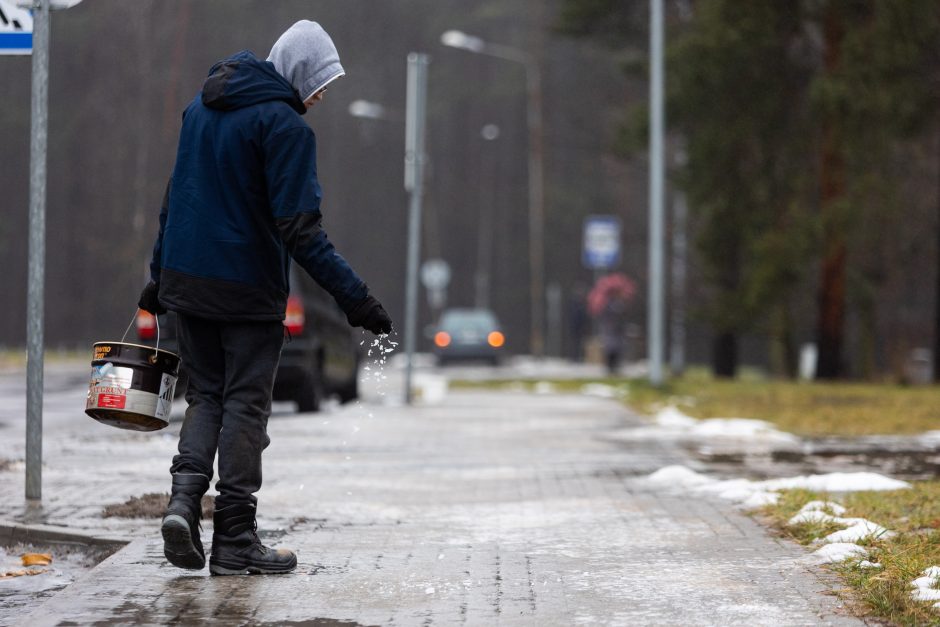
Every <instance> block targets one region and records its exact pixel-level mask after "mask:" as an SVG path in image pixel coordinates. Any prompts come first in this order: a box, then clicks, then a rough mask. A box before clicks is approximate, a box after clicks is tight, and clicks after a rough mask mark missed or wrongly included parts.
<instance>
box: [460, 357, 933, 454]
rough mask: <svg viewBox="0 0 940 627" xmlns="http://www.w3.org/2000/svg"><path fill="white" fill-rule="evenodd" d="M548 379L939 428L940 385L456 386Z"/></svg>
mask: <svg viewBox="0 0 940 627" xmlns="http://www.w3.org/2000/svg"><path fill="white" fill-rule="evenodd" d="M539 383H541V384H542V385H543V386H544V384H545V383H549V384H550V385H551V386H552V389H554V390H557V391H559V392H579V391H581V389H582V388H583V387H584V386H585V385H587V384H603V385H607V386H611V387H612V388H613V389H614V391H615V392H616V393H617V395H618V396H619V397H620V398H623V399H624V400H625V401H626V402H627V404H628V405H630V406H631V407H633V408H634V409H635V410H637V411H639V412H641V413H654V412H655V411H656V410H658V409H660V408H662V407H664V406H666V405H674V406H676V407H677V408H679V409H680V410H681V411H682V412H684V413H686V414H688V415H690V416H693V417H695V418H735V417H736V418H757V419H760V420H766V421H768V422H771V423H773V424H774V425H776V426H777V427H778V428H779V429H782V430H784V431H789V432H790V433H795V434H797V435H801V436H808V437H813V436H828V435H836V436H861V435H880V434H893V435H905V434H908V435H913V434H918V433H923V432H925V431H931V430H934V429H940V386H925V387H908V386H901V385H894V384H887V383H886V384H881V383H841V382H839V383H816V382H813V383H809V382H804V383H801V382H793V381H775V380H767V379H762V378H760V377H757V376H753V375H752V376H745V377H741V378H739V379H736V380H724V379H715V378H713V377H711V376H710V375H708V374H707V373H706V372H705V371H703V370H697V371H690V372H689V373H688V374H686V375H685V376H682V377H678V378H675V379H672V380H670V381H668V382H667V383H666V384H665V385H663V386H662V387H659V388H657V387H653V386H651V385H650V384H649V383H648V382H646V381H645V380H640V379H622V378H606V379H572V380H548V381H543V382H538V383H537V382H535V381H525V380H518V381H484V382H469V381H459V382H454V384H453V385H454V387H464V388H467V387H487V388H510V389H533V388H534V387H535V386H536V385H538V384H539Z"/></svg>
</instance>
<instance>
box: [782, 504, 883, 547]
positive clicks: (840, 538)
mask: <svg viewBox="0 0 940 627" xmlns="http://www.w3.org/2000/svg"><path fill="white" fill-rule="evenodd" d="M825 509H829V510H832V511H836V512H838V513H840V514H844V513H845V508H844V507H842V506H841V505H839V504H838V503H832V502H829V501H810V502H809V503H807V504H806V505H804V506H803V507H801V508H800V511H799V512H798V513H797V514H796V515H794V516H793V517H792V518H790V520H788V521H787V524H788V525H800V524H805V523H834V524H837V525H842V526H844V527H846V529H842V530H840V531H834V532H832V533H830V534H829V535H827V536H826V537H824V538H820V539H818V540H817V542H819V543H839V542H858V541H859V540H863V539H865V538H889V537H891V536H893V535H894V532H892V531H888V530H887V529H885V528H884V527H882V526H881V525H879V524H876V523H873V522H872V521H870V520H866V519H864V518H842V517H839V516H833V515H832V514H830V513H828V512H826V511H824V510H825Z"/></svg>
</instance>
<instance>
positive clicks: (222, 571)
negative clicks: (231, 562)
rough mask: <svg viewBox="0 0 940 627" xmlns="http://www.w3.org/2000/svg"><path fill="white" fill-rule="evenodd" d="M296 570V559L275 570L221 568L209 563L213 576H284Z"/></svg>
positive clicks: (258, 567)
mask: <svg viewBox="0 0 940 627" xmlns="http://www.w3.org/2000/svg"><path fill="white" fill-rule="evenodd" d="M295 568H297V558H296V557H295V558H294V560H293V561H292V562H291V564H290V565H288V566H279V567H275V568H270V567H260V566H251V565H247V566H240V567H235V568H232V567H229V566H223V565H221V564H217V563H216V564H214V563H212V562H211V561H210V562H209V572H210V573H211V574H213V575H220V576H225V575H286V574H287V573H290V572H293V570H294V569H295Z"/></svg>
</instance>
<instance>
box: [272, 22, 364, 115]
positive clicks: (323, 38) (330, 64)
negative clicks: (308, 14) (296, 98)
mask: <svg viewBox="0 0 940 627" xmlns="http://www.w3.org/2000/svg"><path fill="white" fill-rule="evenodd" d="M268 61H270V62H271V63H273V64H274V68H275V69H276V70H277V71H278V72H279V73H280V74H281V76H283V77H284V78H286V79H287V80H288V82H290V84H291V85H292V86H293V87H294V89H296V90H297V92H298V93H299V94H300V99H301V101H304V100H306V99H307V98H309V97H310V96H312V95H313V94H315V93H317V92H318V91H320V90H321V89H323V88H324V87H326V86H327V85H328V84H330V83H332V82H333V81H335V80H336V79H337V78H339V77H341V76H343V75H345V74H346V71H345V70H344V69H343V66H342V65H340V62H339V53H338V52H337V51H336V46H334V45H333V40H332V39H330V36H329V35H328V34H327V32H326V31H325V30H323V27H322V26H320V25H319V24H317V23H316V22H311V21H309V20H300V21H299V22H296V23H295V24H294V25H293V26H291V27H290V28H288V29H287V30H286V31H284V34H283V35H281V36H280V37H279V38H278V40H277V41H276V42H274V46H273V47H272V48H271V54H269V55H268Z"/></svg>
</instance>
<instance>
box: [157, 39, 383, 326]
mask: <svg viewBox="0 0 940 627" xmlns="http://www.w3.org/2000/svg"><path fill="white" fill-rule="evenodd" d="M305 112H306V108H305V107H304V104H303V102H302V101H301V100H300V96H299V95H298V94H297V92H296V91H295V90H294V88H293V87H292V86H291V84H290V83H289V82H288V81H287V80H286V79H284V78H283V77H282V76H281V75H280V74H278V72H277V71H276V70H275V69H274V65H273V64H271V63H269V62H267V61H261V60H260V59H258V58H257V57H255V56H254V55H253V54H252V53H251V52H248V51H243V52H239V53H238V54H235V55H233V56H232V57H229V58H228V59H225V60H224V61H221V62H219V63H217V64H215V65H214V66H213V67H212V69H211V70H210V72H209V78H208V79H207V80H206V82H205V84H204V85H203V88H202V92H201V94H200V95H198V96H197V97H196V98H195V99H194V100H193V101H192V102H191V103H190V104H189V106H188V107H187V108H186V111H185V112H184V113H183V126H182V130H181V131H180V140H179V148H178V151H177V155H176V166H175V168H174V169H173V176H172V178H171V179H170V183H169V185H168V187H167V194H166V197H165V198H164V203H163V208H162V210H161V212H160V231H159V234H158V235H157V241H156V243H155V244H154V249H153V260H152V262H151V264H150V272H151V278H152V279H153V280H154V281H155V282H157V283H159V284H160V292H159V294H160V301H161V303H163V305H164V306H166V307H167V308H168V309H170V310H173V311H180V312H183V313H188V314H191V315H194V316H199V317H204V318H212V319H219V320H282V319H283V318H284V310H285V307H286V303H287V295H288V292H289V284H288V275H289V272H288V270H289V264H290V257H293V258H294V259H295V260H296V261H297V263H298V264H299V265H300V266H301V267H302V268H303V269H304V270H306V271H307V272H308V273H309V274H310V276H312V277H313V278H314V280H316V282H317V283H319V284H320V285H321V286H323V287H324V288H325V289H326V290H327V291H328V292H330V293H331V294H332V295H333V297H334V298H335V299H336V302H337V303H339V305H340V307H341V308H342V309H343V310H344V311H346V312H347V313H348V312H349V311H350V310H351V309H352V308H353V307H354V306H355V305H356V304H357V303H359V302H360V301H362V300H363V299H364V298H365V297H366V296H367V295H368V289H367V287H366V285H365V283H363V282H362V280H361V279H360V278H359V277H358V276H357V275H356V273H355V272H354V271H353V270H352V268H350V267H349V264H348V263H346V261H345V260H344V259H343V258H342V257H341V256H340V255H339V253H337V252H336V250H335V249H334V248H333V245H332V244H331V243H330V241H329V240H328V239H327V236H326V233H325V232H324V231H323V228H322V226H321V215H320V198H321V193H320V184H319V182H318V181H317V166H316V153H317V148H316V138H315V137H314V134H313V131H312V130H311V129H310V127H309V126H307V124H306V123H305V122H304V121H303V119H302V118H301V117H300V116H301V115H302V114H303V113H305Z"/></svg>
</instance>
